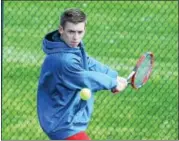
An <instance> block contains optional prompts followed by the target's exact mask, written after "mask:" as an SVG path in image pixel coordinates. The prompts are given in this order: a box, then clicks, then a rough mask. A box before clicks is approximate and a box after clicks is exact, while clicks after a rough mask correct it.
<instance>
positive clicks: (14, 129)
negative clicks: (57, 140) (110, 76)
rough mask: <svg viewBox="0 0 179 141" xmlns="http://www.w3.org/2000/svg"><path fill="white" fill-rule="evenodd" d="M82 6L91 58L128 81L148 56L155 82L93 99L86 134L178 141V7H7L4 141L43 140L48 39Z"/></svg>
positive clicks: (59, 4)
mask: <svg viewBox="0 0 179 141" xmlns="http://www.w3.org/2000/svg"><path fill="white" fill-rule="evenodd" d="M69 7H79V8H81V9H83V10H84V11H85V12H86V13H87V15H88V24H87V32H86V36H85V38H84V42H85V44H86V50H87V52H88V54H89V55H90V56H93V57H95V58H96V59H97V60H99V61H101V62H103V63H105V64H107V65H109V66H110V67H111V68H113V69H116V70H117V71H118V72H119V74H120V75H121V76H127V75H128V74H129V73H130V71H131V70H132V67H133V66H134V64H135V63H136V59H137V58H138V57H139V56H140V55H141V54H142V53H144V52H146V51H152V52H153V53H154V55H155V67H154V70H153V73H152V77H151V79H150V81H149V82H148V83H147V84H146V85H145V86H144V87H143V88H142V89H140V90H138V91H136V90H133V89H132V88H130V87H129V88H128V89H126V91H124V92H123V93H121V94H120V95H116V96H113V95H112V94H111V93H110V92H109V91H101V92H98V93H96V95H95V99H96V101H95V109H94V113H93V116H92V119H91V122H90V125H89V128H88V130H87V132H88V134H89V136H90V137H91V138H92V139H94V140H99V139H102V140H106V139H108V140H145V139H147V140H177V139H178V3H177V2H174V1H173V2H172V1H171V2H170V1H168V2H151V1H147V2H145V1H140V2H139V1H138V2H137V1H134V2H131V1H126V2H124V1H120V2H116V1H113V2H103V1H99V2H89V1H88V2H84V1H79V2H57V1H53V2H46V1H40V2H38V1H27V2H25V1H23V2H21V1H14V2H13V1H12V2H11V1H5V2H4V6H3V8H4V13H3V15H4V19H3V38H2V39H3V54H2V55H3V64H2V69H3V70H2V78H3V80H2V139H3V140H45V139H48V138H47V136H46V135H45V134H44V133H43V132H42V130H41V128H40V126H39V123H38V120H37V114H36V91H37V84H38V77H39V73H40V67H41V64H42V61H43V58H44V53H43V52H42V50H41V46H42V44H41V42H42V38H43V37H44V35H45V34H46V33H47V32H50V31H52V30H55V29H57V27H58V22H59V21H58V17H59V14H60V13H61V12H62V11H63V10H64V9H65V8H69Z"/></svg>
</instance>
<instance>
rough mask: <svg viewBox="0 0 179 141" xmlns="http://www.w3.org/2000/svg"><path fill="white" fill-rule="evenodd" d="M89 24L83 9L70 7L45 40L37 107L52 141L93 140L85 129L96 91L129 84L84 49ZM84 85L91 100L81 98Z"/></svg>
mask: <svg viewBox="0 0 179 141" xmlns="http://www.w3.org/2000/svg"><path fill="white" fill-rule="evenodd" d="M86 23H87V20H86V15H85V13H83V12H82V11H81V10H79V9H67V10H66V11H64V13H63V14H62V15H61V21H60V26H59V29H58V30H56V31H53V32H51V33H49V34H47V35H46V36H45V38H44V40H43V51H44V52H45V53H46V54H47V55H46V58H45V60H44V63H43V65H42V69H41V74H40V78H39V85H38V96H37V110H38V117H39V122H40V125H41V127H42V129H43V131H44V132H45V133H46V134H47V135H48V137H49V138H50V139H53V140H66V139H67V140H75V139H76V140H90V138H89V137H88V135H87V134H86V133H85V130H86V129H87V126H88V123H89V121H90V118H91V114H92V112H93V104H94V93H95V92H97V91H99V90H111V91H112V92H113V93H116V92H120V91H123V90H124V89H125V88H126V86H127V81H126V79H125V78H122V77H119V76H118V73H117V72H116V71H114V70H112V69H110V68H109V67H108V66H106V65H103V64H101V63H100V62H98V61H96V60H95V59H93V58H91V57H89V56H88V55H87V53H86V52H85V50H84V44H83V42H82V38H83V36H84V34H85V26H86ZM82 88H89V89H90V90H91V92H92V96H91V98H90V99H89V100H86V101H84V100H82V99H81V98H80V95H79V92H80V90H81V89H82Z"/></svg>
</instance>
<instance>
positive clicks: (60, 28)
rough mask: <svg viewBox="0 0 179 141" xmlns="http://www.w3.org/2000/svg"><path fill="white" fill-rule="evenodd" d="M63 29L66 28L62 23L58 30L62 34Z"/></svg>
mask: <svg viewBox="0 0 179 141" xmlns="http://www.w3.org/2000/svg"><path fill="white" fill-rule="evenodd" d="M63 31H64V30H63V27H62V26H61V25H60V26H59V29H58V32H59V33H60V34H63Z"/></svg>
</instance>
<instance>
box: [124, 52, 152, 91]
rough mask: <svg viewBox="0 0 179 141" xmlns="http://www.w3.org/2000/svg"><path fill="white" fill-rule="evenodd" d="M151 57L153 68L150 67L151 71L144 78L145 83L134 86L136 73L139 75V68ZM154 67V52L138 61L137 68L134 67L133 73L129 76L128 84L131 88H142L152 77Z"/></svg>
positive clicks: (146, 54) (148, 53) (147, 53)
mask: <svg viewBox="0 0 179 141" xmlns="http://www.w3.org/2000/svg"><path fill="white" fill-rule="evenodd" d="M148 55H150V57H151V60H150V64H151V67H150V70H149V71H148V73H147V75H146V76H145V77H144V79H143V83H142V84H141V85H139V86H136V85H135V84H134V82H135V77H136V73H137V70H138V68H139V66H140V65H141V63H142V62H143V60H144V59H145V58H146V57H147V56H148ZM153 66H154V55H153V53H152V52H146V53H145V54H143V55H142V56H141V57H140V58H139V60H138V61H137V63H136V66H135V67H134V69H133V71H132V72H131V73H130V74H129V76H128V77H127V82H128V84H131V86H132V87H133V88H135V89H139V88H141V87H142V86H143V85H144V84H145V83H146V82H147V80H148V79H149V77H150V75H151V72H152V68H153Z"/></svg>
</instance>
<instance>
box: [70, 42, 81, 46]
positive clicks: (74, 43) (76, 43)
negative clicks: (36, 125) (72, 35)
mask: <svg viewBox="0 0 179 141" xmlns="http://www.w3.org/2000/svg"><path fill="white" fill-rule="evenodd" d="M78 44H79V43H78V42H71V45H74V46H76V45H78Z"/></svg>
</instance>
